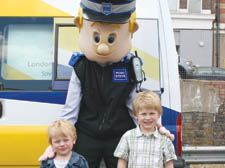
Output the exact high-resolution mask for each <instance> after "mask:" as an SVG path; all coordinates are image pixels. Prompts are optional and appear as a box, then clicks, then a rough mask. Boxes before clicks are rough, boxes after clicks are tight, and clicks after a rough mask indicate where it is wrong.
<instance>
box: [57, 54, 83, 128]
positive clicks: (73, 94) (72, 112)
mask: <svg viewBox="0 0 225 168" xmlns="http://www.w3.org/2000/svg"><path fill="white" fill-rule="evenodd" d="M81 56H83V55H82V54H79V53H73V55H72V57H71V59H70V61H69V65H70V66H72V67H73V66H74V65H75V63H76V62H77V61H78V60H79V59H80V57H81ZM81 98H82V93H81V84H80V80H79V78H78V77H77V75H76V73H75V71H74V70H73V71H72V75H71V78H70V83H69V88H68V93H67V98H66V103H65V105H64V107H63V109H62V112H61V113H60V119H63V120H67V121H70V122H72V123H73V124H75V123H76V122H77V119H78V114H79V110H80V101H81Z"/></svg>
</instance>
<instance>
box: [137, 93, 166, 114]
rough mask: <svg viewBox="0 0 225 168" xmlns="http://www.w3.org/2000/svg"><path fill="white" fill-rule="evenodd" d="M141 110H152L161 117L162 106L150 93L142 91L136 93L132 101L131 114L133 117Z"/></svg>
mask: <svg viewBox="0 0 225 168" xmlns="http://www.w3.org/2000/svg"><path fill="white" fill-rule="evenodd" d="M141 109H153V110H156V111H157V112H158V114H159V115H162V105H161V101H160V98H159V96H158V95H157V94H155V93H154V92H152V91H143V92H140V93H138V95H137V96H136V97H135V99H134V101H133V113H134V115H135V116H137V114H138V113H139V111H140V110H141Z"/></svg>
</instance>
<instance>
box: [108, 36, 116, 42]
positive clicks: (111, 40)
mask: <svg viewBox="0 0 225 168" xmlns="http://www.w3.org/2000/svg"><path fill="white" fill-rule="evenodd" d="M115 38H116V35H115V34H110V35H109V37H108V43H109V44H112V43H113V42H114V41H115Z"/></svg>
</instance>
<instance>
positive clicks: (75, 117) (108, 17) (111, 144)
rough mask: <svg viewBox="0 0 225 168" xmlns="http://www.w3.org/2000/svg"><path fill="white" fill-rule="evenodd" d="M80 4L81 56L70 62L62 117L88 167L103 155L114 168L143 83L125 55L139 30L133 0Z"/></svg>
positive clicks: (95, 167)
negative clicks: (72, 127) (71, 128)
mask: <svg viewBox="0 0 225 168" xmlns="http://www.w3.org/2000/svg"><path fill="white" fill-rule="evenodd" d="M80 4H81V8H80V10H79V14H78V17H77V18H75V24H76V26H77V27H78V28H79V30H80V36H79V48H80V50H81V51H82V54H80V53H74V54H73V56H72V58H71V60H70V63H69V64H70V65H72V66H73V68H74V71H73V73H72V76H71V80H70V85H69V90H68V95H67V100H66V104H65V106H64V108H63V111H62V113H61V119H65V120H68V121H71V122H72V123H74V124H75V127H76V129H77V137H78V138H77V142H76V145H75V146H74V151H76V152H77V153H79V154H81V155H83V156H84V157H85V158H86V159H87V161H88V163H89V166H90V168H98V167H99V164H100V161H101V159H102V158H104V160H105V163H106V166H107V168H116V166H117V158H115V157H114V156H113V153H114V150H115V148H116V146H117V144H118V142H119V140H120V138H121V136H122V135H123V134H124V133H125V132H126V131H127V130H129V129H132V128H134V127H135V119H134V116H133V114H132V112H131V107H132V100H133V98H134V97H135V95H136V91H137V88H136V86H137V84H140V83H141V82H142V79H141V80H140V79H138V80H137V75H135V73H134V68H133V65H132V61H131V60H132V58H134V56H133V55H132V54H130V53H129V51H130V50H131V47H132V45H131V39H132V35H133V33H134V32H135V31H137V29H138V25H137V23H136V22H135V20H136V16H135V5H136V1H135V0H81V3H80ZM136 58H138V57H136ZM138 60H139V59H138ZM161 132H162V131H161Z"/></svg>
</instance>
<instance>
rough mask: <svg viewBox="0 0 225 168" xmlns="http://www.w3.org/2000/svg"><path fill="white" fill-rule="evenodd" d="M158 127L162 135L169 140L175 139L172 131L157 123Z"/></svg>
mask: <svg viewBox="0 0 225 168" xmlns="http://www.w3.org/2000/svg"><path fill="white" fill-rule="evenodd" d="M157 127H158V129H159V132H160V134H163V135H166V136H167V137H168V138H170V140H171V141H173V140H174V139H175V137H174V135H173V134H171V133H170V131H169V130H167V129H166V128H165V127H163V126H162V125H161V124H160V123H157Z"/></svg>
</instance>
